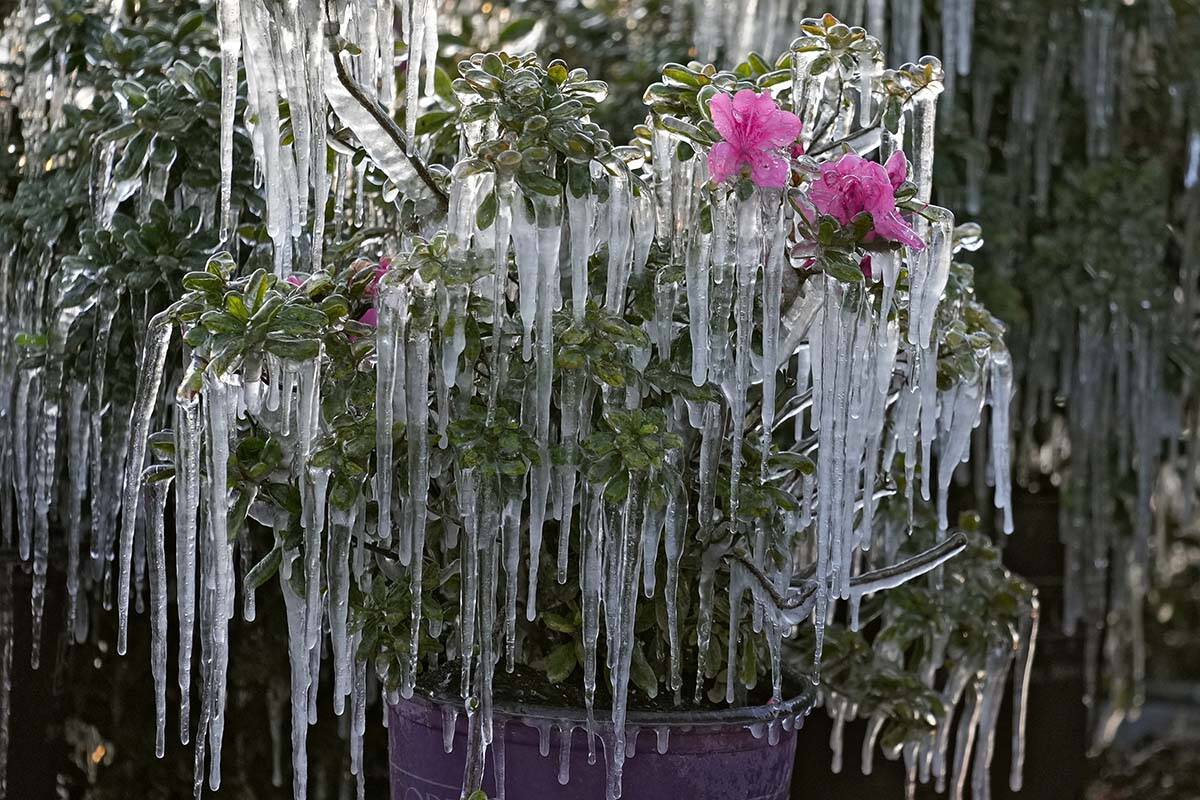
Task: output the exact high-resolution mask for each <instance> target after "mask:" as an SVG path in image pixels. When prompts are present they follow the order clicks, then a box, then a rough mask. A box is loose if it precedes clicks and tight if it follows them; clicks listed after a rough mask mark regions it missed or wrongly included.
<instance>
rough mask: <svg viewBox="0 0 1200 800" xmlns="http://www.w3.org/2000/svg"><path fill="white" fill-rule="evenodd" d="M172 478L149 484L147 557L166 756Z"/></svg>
mask: <svg viewBox="0 0 1200 800" xmlns="http://www.w3.org/2000/svg"><path fill="white" fill-rule="evenodd" d="M170 484H171V481H170V479H169V478H167V479H164V480H158V481H155V482H153V483H151V484H149V486H148V487H147V492H146V493H147V495H149V497H148V498H147V499H148V501H149V502H148V503H147V511H148V512H149V513H148V517H149V520H150V524H149V528H148V529H147V531H146V534H147V537H148V540H147V542H146V560H147V563H148V565H149V568H150V598H151V600H150V673H151V675H153V677H154V718H155V739H154V754H155V755H156V756H158V757H159V758H162V757H163V754H164V753H165V752H166V747H167V564H166V561H167V554H166V550H165V547H164V542H163V512H164V510H165V509H166V505H167V490H168V489H169V487H170Z"/></svg>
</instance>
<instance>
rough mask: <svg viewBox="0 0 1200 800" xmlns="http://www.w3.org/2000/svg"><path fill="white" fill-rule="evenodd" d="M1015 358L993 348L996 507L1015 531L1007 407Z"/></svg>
mask: <svg viewBox="0 0 1200 800" xmlns="http://www.w3.org/2000/svg"><path fill="white" fill-rule="evenodd" d="M1012 381H1013V368H1012V357H1011V356H1009V354H1008V351H1007V350H994V351H993V352H992V358H991V370H990V382H991V393H990V396H989V400H988V403H989V405H990V406H991V408H992V475H993V478H994V480H995V482H996V501H995V506H996V508H997V509H1000V510H1001V511H1003V513H1004V522H1003V529H1004V532H1005V533H1012V532H1013V518H1012V464H1011V461H1012V458H1011V456H1010V455H1009V437H1010V436H1011V432H1010V430H1009V422H1008V407H1009V404H1010V403H1011V401H1012Z"/></svg>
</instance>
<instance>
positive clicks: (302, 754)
mask: <svg viewBox="0 0 1200 800" xmlns="http://www.w3.org/2000/svg"><path fill="white" fill-rule="evenodd" d="M302 565H303V561H302V559H301V557H300V554H299V553H298V552H296V551H292V552H287V553H284V555H283V561H282V562H281V563H280V565H279V587H280V589H281V590H282V591H283V600H284V605H285V607H286V610H287V622H288V663H289V664H290V665H291V693H290V694H291V707H292V796H293V797H294V798H295V800H304V798H305V797H307V796H308V685H309V669H308V653H309V647H308V642H307V640H306V637H307V623H306V613H307V612H306V608H305V603H304V599H303V598H302V597H300V596H299V595H298V594H296V592H295V591H294V590H293V589H292V583H291V580H292V573H293V570H295V569H302Z"/></svg>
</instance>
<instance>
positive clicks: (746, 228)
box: [728, 200, 760, 531]
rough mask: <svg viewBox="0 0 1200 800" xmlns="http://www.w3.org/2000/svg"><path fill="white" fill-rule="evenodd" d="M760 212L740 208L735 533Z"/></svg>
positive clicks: (733, 406)
mask: <svg viewBox="0 0 1200 800" xmlns="http://www.w3.org/2000/svg"><path fill="white" fill-rule="evenodd" d="M757 211H758V209H757V207H756V204H755V203H753V202H750V201H748V200H747V201H743V202H742V203H741V205H740V206H739V207H738V225H737V233H738V239H737V291H736V293H735V299H734V304H735V309H734V316H735V319H736V321H737V322H736V324H737V340H736V342H735V355H734V383H733V386H732V387H731V388H730V389H729V390H728V392H729V395H730V398H729V399H730V403H729V413H730V416H731V417H732V420H733V437H732V439H731V443H730V447H729V449H730V466H729V473H730V485H729V520H730V523H729V524H730V528H731V529H732V530H733V531H736V530H737V525H738V504H739V494H740V482H741V466H742V440H743V435H744V431H745V427H746V394H747V392H748V391H749V388H750V338H751V334H752V328H751V319H750V315H751V312H752V311H753V305H754V284H755V282H756V280H757V278H756V275H757V272H758V264H759V258H760V249H759V242H760V235H759V232H758V224H757V223H758V222H759V219H758V213H757Z"/></svg>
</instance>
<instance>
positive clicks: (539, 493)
mask: <svg viewBox="0 0 1200 800" xmlns="http://www.w3.org/2000/svg"><path fill="white" fill-rule="evenodd" d="M534 204H535V209H536V215H537V256H538V276H537V288H538V295H537V312H536V316H537V358H536V367H535V369H536V372H535V381H536V384H535V389H534V392H535V397H536V398H537V405H536V407H535V432H534V438H535V439H536V441H537V444H538V449H539V453H540V458H539V461H538V463H537V464H536V465H535V466H534V467H533V469H532V471H531V472H530V477H529V487H530V488H529V587H528V591H527V596H526V607H525V616H526V619H528V620H529V621H530V622H532V621H533V620H535V619H537V579H538V564H539V561H540V556H541V544H542V525H543V523H544V521H545V518H546V499H547V496H548V494H549V491H550V474H551V459H550V400H551V398H550V395H551V388H552V383H553V380H554V372H553V368H554V338H553V337H554V296H553V291H554V287H555V286H557V285H558V248H559V241H560V240H561V238H562V230H561V228H560V226H559V218H560V217H561V214H562V209H561V204H560V201H559V199H558V198H544V197H538V198H537V199H536V200H535V201H534ZM611 246H612V244H611V243H610V247H611ZM610 253H611V251H610Z"/></svg>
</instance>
